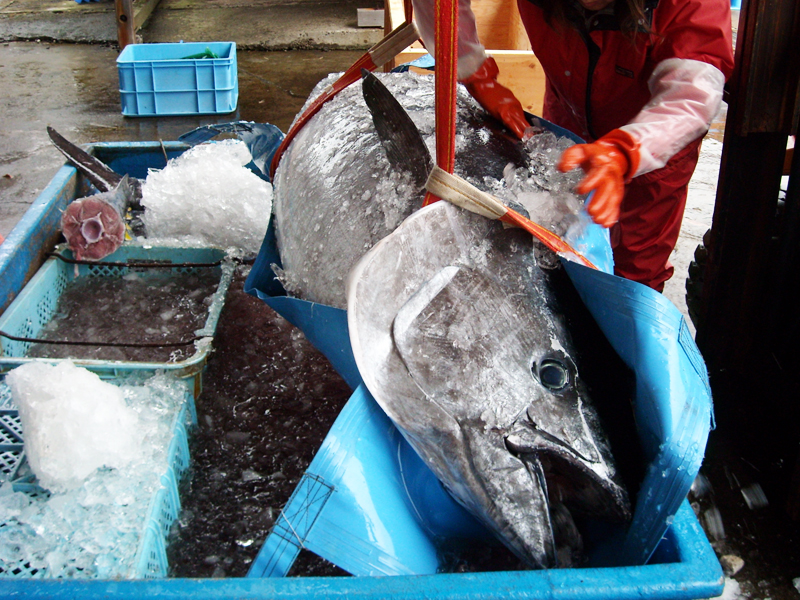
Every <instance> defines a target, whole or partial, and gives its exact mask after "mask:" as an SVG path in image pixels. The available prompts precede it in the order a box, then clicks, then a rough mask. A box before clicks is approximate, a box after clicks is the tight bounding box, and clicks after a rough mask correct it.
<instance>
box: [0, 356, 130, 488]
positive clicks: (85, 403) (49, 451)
mask: <svg viewBox="0 0 800 600" xmlns="http://www.w3.org/2000/svg"><path fill="white" fill-rule="evenodd" d="M6 382H7V383H8V385H9V387H10V388H11V394H12V397H13V399H14V403H15V404H16V405H17V407H18V409H19V415H20V420H21V421H22V430H23V436H24V439H25V454H26V456H27V458H28V463H29V464H30V466H31V469H32V470H33V472H34V473H35V474H36V476H37V478H38V479H39V483H40V484H41V485H42V487H45V488H47V489H49V490H51V491H61V490H66V489H71V488H74V487H77V486H79V485H81V484H82V483H83V481H84V480H85V479H86V477H87V476H89V475H90V474H91V473H93V472H94V471H95V470H96V469H98V468H100V467H104V466H105V467H110V468H124V467H125V466H127V465H129V464H130V463H131V462H132V461H133V460H135V459H136V458H137V457H138V456H139V455H140V454H141V451H142V448H141V441H140V440H141V437H140V433H139V432H138V427H139V417H138V416H137V414H136V413H135V412H134V411H133V410H131V409H130V408H128V407H127V406H126V405H125V400H124V397H123V394H122V392H121V391H120V389H119V388H118V387H117V386H114V385H112V384H109V383H105V382H103V381H102V380H101V379H100V378H99V377H98V376H97V375H95V374H94V373H91V372H89V371H87V370H86V369H82V368H79V367H77V366H75V365H74V364H73V363H71V362H69V361H65V362H62V363H59V364H58V365H49V364H46V363H40V362H32V363H27V364H25V365H22V366H21V367H18V368H16V369H14V370H13V371H11V372H10V373H9V374H8V376H7V377H6Z"/></svg>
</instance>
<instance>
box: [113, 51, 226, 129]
mask: <svg viewBox="0 0 800 600" xmlns="http://www.w3.org/2000/svg"><path fill="white" fill-rule="evenodd" d="M206 52H210V53H213V54H214V55H215V56H217V57H218V58H210V57H202V58H197V56H198V55H201V54H203V53H206ZM189 57H195V58H189ZM117 70H118V72H119V92H120V100H121V103H122V114H123V115H125V116H127V117H152V116H169V115H204V114H224V113H230V112H233V111H234V110H236V104H237V101H238V99H239V81H238V74H237V67H236V44H235V43H234V42H208V43H204V42H188V43H183V42H181V43H177V44H129V45H128V46H126V47H125V49H124V50H123V51H122V53H120V55H119V56H118V57H117Z"/></svg>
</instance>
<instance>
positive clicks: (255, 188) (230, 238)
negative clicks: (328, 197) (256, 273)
mask: <svg viewBox="0 0 800 600" xmlns="http://www.w3.org/2000/svg"><path fill="white" fill-rule="evenodd" d="M251 159H252V157H251V156H250V152H249V151H248V149H247V146H246V145H245V144H244V142H241V141H239V140H222V141H219V142H214V143H207V144H200V145H199V146H195V147H193V148H191V149H189V150H187V151H186V152H184V153H183V154H182V155H180V156H178V157H177V158H173V159H170V161H169V163H167V166H166V167H165V168H164V169H161V170H156V169H150V171H149V172H148V175H147V179H146V180H145V181H144V183H143V185H142V205H143V206H144V207H145V209H146V210H145V212H144V215H143V217H142V220H143V222H144V224H145V227H146V229H147V237H148V239H149V240H151V241H153V242H154V243H156V242H159V243H166V242H169V243H172V242H174V241H175V240H177V241H178V242H180V243H183V244H188V245H191V246H198V245H199V246H213V247H217V248H223V249H238V250H239V251H241V252H244V253H251V252H257V251H258V249H259V247H260V246H261V242H262V240H263V238H264V233H265V232H266V231H267V225H268V224H269V218H270V213H271V211H272V186H271V185H270V184H269V183H267V182H266V181H264V180H263V179H261V178H260V177H258V175H256V174H255V173H253V172H252V171H250V169H248V168H247V167H246V166H245V165H247V164H248V163H249V162H250V161H251Z"/></svg>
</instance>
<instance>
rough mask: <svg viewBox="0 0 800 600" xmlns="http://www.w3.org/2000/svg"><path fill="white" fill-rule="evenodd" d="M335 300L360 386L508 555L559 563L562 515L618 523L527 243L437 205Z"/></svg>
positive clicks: (392, 240) (385, 246)
mask: <svg viewBox="0 0 800 600" xmlns="http://www.w3.org/2000/svg"><path fill="white" fill-rule="evenodd" d="M348 299H349V304H348V318H349V320H350V329H351V338H352V341H353V347H354V352H355V354H356V360H357V362H358V364H359V369H360V370H361V373H362V375H363V376H364V380H365V383H366V384H367V387H368V388H369V389H370V391H371V392H372V394H373V396H374V397H375V398H376V400H377V401H378V403H379V404H381V406H382V407H383V408H384V410H385V411H386V412H387V414H389V416H390V417H391V418H392V420H393V421H394V423H395V424H396V425H397V426H398V428H399V429H400V430H401V431H402V432H403V434H404V435H405V437H406V438H407V439H408V440H409V442H410V443H411V445H412V446H413V447H414V448H415V449H416V450H417V452H418V453H419V454H420V455H421V456H422V458H423V460H425V461H426V463H427V464H428V465H429V466H430V467H431V469H432V470H433V471H434V473H435V474H436V475H437V477H438V478H439V479H440V481H441V482H442V483H443V484H444V485H445V487H446V488H447V489H448V490H449V491H450V492H451V493H452V495H453V496H454V497H455V498H456V499H457V500H458V501H459V502H461V504H462V505H464V506H465V507H466V508H467V509H468V510H469V511H470V512H471V513H472V514H474V515H475V516H476V517H478V518H479V519H480V520H482V521H483V522H484V523H485V524H486V525H487V526H488V527H489V528H490V529H491V530H493V531H494V532H495V533H496V534H497V536H498V537H499V538H500V539H501V540H502V541H503V542H504V543H505V544H506V545H507V546H508V547H509V548H510V549H511V550H512V551H513V552H515V553H516V554H517V555H518V556H519V557H520V558H522V559H523V560H525V561H526V562H527V563H528V564H530V565H531V566H534V567H552V566H569V565H571V564H573V562H574V561H575V560H576V559H577V557H578V556H579V554H580V550H581V539H580V535H579V534H578V532H577V528H576V527H575V524H574V521H573V518H572V515H577V514H580V515H588V516H592V517H600V518H608V519H613V520H619V519H624V518H626V517H628V516H629V511H630V508H629V503H628V499H627V495H626V492H625V490H624V489H623V487H622V486H621V485H620V483H619V480H618V476H617V473H616V469H615V467H614V465H613V462H612V458H611V454H610V451H609V447H608V443H607V441H606V439H605V436H604V434H603V432H602V429H601V428H600V425H599V422H598V417H597V414H596V412H595V410H594V408H593V406H592V404H591V401H590V400H589V398H588V397H587V394H586V391H585V389H584V386H583V384H582V382H581V379H580V376H579V373H578V370H577V367H576V363H575V361H574V359H573V351H572V348H571V342H570V339H569V335H568V334H567V331H566V328H565V325H564V322H563V316H562V315H561V314H560V313H559V311H558V307H557V306H555V300H554V298H553V295H552V294H551V292H550V290H549V288H548V283H547V276H546V274H545V273H544V272H543V271H542V270H541V269H540V268H539V267H538V266H537V265H536V261H535V259H534V256H533V252H532V241H531V240H530V236H529V235H527V234H525V233H523V232H521V231H519V230H504V229H503V228H502V227H500V226H499V225H498V224H497V223H495V222H490V221H487V220H485V219H483V218H482V217H476V216H474V215H470V214H467V213H464V212H463V211H461V209H457V208H454V207H452V206H449V205H446V204H445V203H444V202H440V203H437V204H435V205H433V206H431V207H428V208H426V209H423V210H421V211H419V212H417V213H415V214H414V215H412V216H411V217H410V218H409V219H407V220H406V222H405V223H404V224H403V225H402V226H401V227H400V228H398V229H397V230H396V231H395V232H394V233H393V234H392V235H390V236H389V237H388V238H386V239H384V240H383V241H382V242H381V243H380V244H379V245H378V246H376V247H375V248H374V249H373V250H372V251H371V252H370V253H369V254H368V255H367V256H366V257H365V258H364V259H363V260H362V261H361V262H360V263H359V265H358V267H357V268H356V269H355V270H354V272H353V274H352V275H351V281H350V285H349V298H348Z"/></svg>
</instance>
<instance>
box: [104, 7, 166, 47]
mask: <svg viewBox="0 0 800 600" xmlns="http://www.w3.org/2000/svg"><path fill="white" fill-rule="evenodd" d="M159 1H160V0H144V1H143V2H141V3H139V4H137V5H136V6H134V4H133V0H114V7H115V9H116V13H117V41H118V43H119V49H120V50H122V49H123V48H124V47H125V46H127V45H128V44H135V43H136V32H137V31H138V30H139V29H141V28H142V27H144V24H145V23H147V19H149V18H150V15H152V14H153V11H154V10H155V8H156V6H158V3H159Z"/></svg>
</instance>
